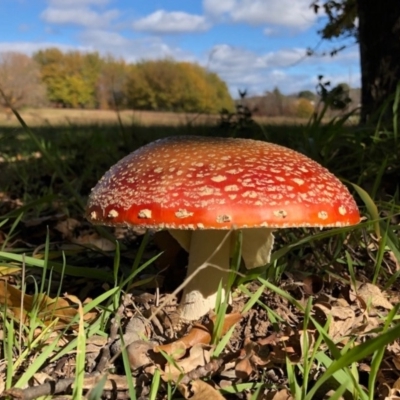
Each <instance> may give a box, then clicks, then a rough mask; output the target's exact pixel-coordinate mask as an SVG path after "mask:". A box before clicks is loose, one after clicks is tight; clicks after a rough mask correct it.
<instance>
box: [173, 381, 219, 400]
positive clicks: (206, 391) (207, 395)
mask: <svg viewBox="0 0 400 400" xmlns="http://www.w3.org/2000/svg"><path fill="white" fill-rule="evenodd" d="M178 388H179V391H180V392H181V393H182V395H183V396H184V398H185V399H190V400H224V399H225V398H224V397H223V396H222V395H221V393H220V392H219V391H218V390H216V389H214V388H213V387H212V386H211V385H209V384H208V383H205V382H203V381H201V380H200V379H197V380H195V381H193V382H190V383H189V384H188V385H179V386H178Z"/></svg>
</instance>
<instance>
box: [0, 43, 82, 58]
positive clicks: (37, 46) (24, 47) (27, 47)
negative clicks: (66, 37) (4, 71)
mask: <svg viewBox="0 0 400 400" xmlns="http://www.w3.org/2000/svg"><path fill="white" fill-rule="evenodd" d="M52 47H56V48H58V49H60V50H61V51H69V50H79V51H87V50H88V48H85V47H83V46H72V45H66V44H62V43H54V42H37V43H35V42H0V53H3V52H8V51H13V52H18V53H23V54H26V55H29V56H31V55H32V54H33V53H35V52H36V51H39V50H43V49H49V48H52Z"/></svg>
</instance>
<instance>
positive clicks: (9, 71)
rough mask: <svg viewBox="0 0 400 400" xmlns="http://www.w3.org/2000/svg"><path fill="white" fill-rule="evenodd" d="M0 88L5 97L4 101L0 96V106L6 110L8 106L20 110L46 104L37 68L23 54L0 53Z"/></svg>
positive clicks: (30, 59)
mask: <svg viewBox="0 0 400 400" xmlns="http://www.w3.org/2000/svg"><path fill="white" fill-rule="evenodd" d="M0 88H1V89H2V91H3V93H4V94H5V97H6V100H5V99H4V98H3V97H2V96H0V105H1V106H3V107H6V108H7V107H8V104H10V105H11V106H12V107H14V108H20V107H23V106H32V107H35V106H42V105H43V104H44V103H45V102H46V91H45V88H44V86H43V84H42V83H41V80H40V71H39V66H38V64H37V63H36V62H35V61H34V60H32V58H30V57H28V56H27V55H25V54H21V53H16V52H5V53H0ZM7 103H8V104H7ZM9 115H10V116H11V114H9Z"/></svg>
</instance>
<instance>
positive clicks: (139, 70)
mask: <svg viewBox="0 0 400 400" xmlns="http://www.w3.org/2000/svg"><path fill="white" fill-rule="evenodd" d="M34 59H35V61H36V62H37V63H38V64H39V65H40V71H41V77H42V80H43V82H44V83H45V85H46V88H47V96H48V99H49V101H50V102H51V103H52V104H53V105H56V106H60V107H72V108H76V107H82V108H94V107H96V108H102V109H115V108H118V109H119V108H124V107H131V108H134V109H139V110H164V111H183V112H205V113H217V112H219V111H220V110H221V109H223V108H226V109H228V110H232V109H233V108H234V104H233V100H232V98H231V96H230V94H229V91H228V88H227V86H226V84H225V82H223V81H222V80H221V79H220V78H219V76H218V75H217V74H215V73H213V72H209V71H207V70H206V69H204V68H202V67H201V66H199V65H197V64H193V63H188V62H176V61H174V60H170V59H164V60H158V61H141V62H139V63H136V64H128V63H126V62H125V61H123V60H116V59H114V58H113V57H111V56H107V57H100V56H99V54H98V53H96V52H94V53H80V52H77V51H70V52H66V53H64V52H62V51H60V50H59V49H57V48H51V49H46V50H41V51H38V52H37V53H36V54H34Z"/></svg>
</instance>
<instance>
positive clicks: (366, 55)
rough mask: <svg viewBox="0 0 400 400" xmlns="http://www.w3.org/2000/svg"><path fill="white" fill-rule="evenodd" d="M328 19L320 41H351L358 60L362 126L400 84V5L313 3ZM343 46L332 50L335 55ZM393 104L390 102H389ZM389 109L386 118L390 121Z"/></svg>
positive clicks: (369, 0)
mask: <svg viewBox="0 0 400 400" xmlns="http://www.w3.org/2000/svg"><path fill="white" fill-rule="evenodd" d="M312 7H313V8H314V10H315V12H319V11H321V10H322V11H323V12H324V13H325V14H326V15H327V17H328V19H327V23H326V25H325V26H324V27H323V28H322V29H321V30H320V35H321V37H322V38H323V39H327V40H333V39H336V38H341V39H343V38H353V39H354V40H355V41H357V42H358V44H359V48H360V56H361V89H362V90H361V122H362V123H365V122H368V121H370V120H371V118H376V117H377V116H378V113H379V112H380V109H381V107H382V105H383V104H384V103H385V102H386V101H388V100H389V98H390V96H391V95H393V94H394V92H395V90H396V87H397V85H398V84H399V82H400V1H399V0H386V1H385V2H384V3H381V2H379V1H376V0H337V1H335V0H313V1H312ZM343 47H345V46H341V47H339V48H336V49H333V50H332V51H331V54H332V55H334V54H336V53H337V52H338V51H340V50H341V49H343ZM392 103H393V101H392ZM391 113H392V107H387V109H386V117H387V118H389V119H390V118H391Z"/></svg>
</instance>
